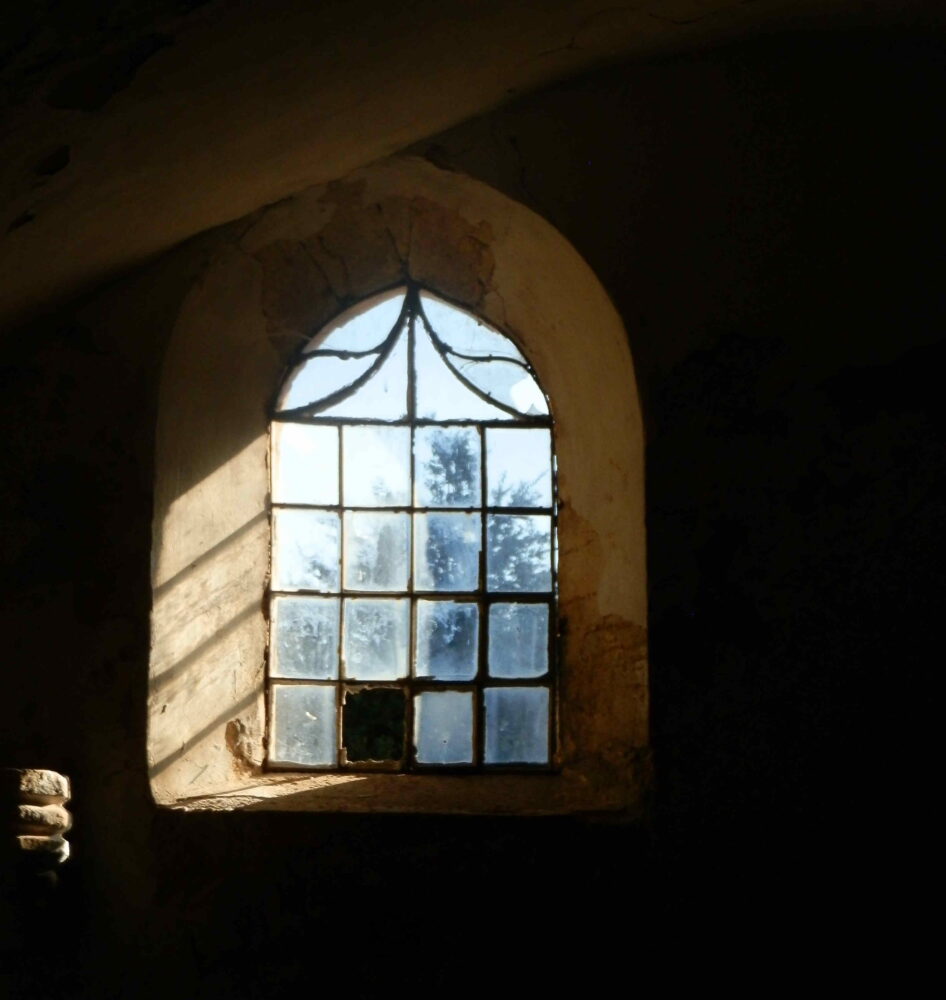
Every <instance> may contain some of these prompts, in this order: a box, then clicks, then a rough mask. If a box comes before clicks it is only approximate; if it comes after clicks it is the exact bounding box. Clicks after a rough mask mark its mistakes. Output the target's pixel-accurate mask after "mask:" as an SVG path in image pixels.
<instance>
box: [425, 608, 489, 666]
mask: <svg viewBox="0 0 946 1000" xmlns="http://www.w3.org/2000/svg"><path fill="white" fill-rule="evenodd" d="M478 632H479V608H478V607H477V606H476V605H475V604H456V603H454V602H453V601H418V602H417V639H416V643H417V649H416V653H415V657H414V662H415V667H414V671H415V673H416V675H417V676H418V677H433V678H435V679H436V680H438V681H459V680H472V679H473V678H474V677H475V676H476V651H477V638H478Z"/></svg>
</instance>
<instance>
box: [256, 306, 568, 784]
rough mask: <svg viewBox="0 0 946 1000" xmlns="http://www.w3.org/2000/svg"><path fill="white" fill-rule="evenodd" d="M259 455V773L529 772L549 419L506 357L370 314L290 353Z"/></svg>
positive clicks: (481, 344) (385, 310)
mask: <svg viewBox="0 0 946 1000" xmlns="http://www.w3.org/2000/svg"><path fill="white" fill-rule="evenodd" d="M271 452H272V453H271V464H272V531H273V543H272V584H271V596H270V602H271V604H270V647H269V677H270V684H269V710H270V725H269V761H270V763H271V764H272V765H273V766H276V767H286V768H295V769H299V768H323V769H346V770H396V771H444V770H465V771H473V770H481V769H489V770H493V769H510V768H512V769H520V770H521V769H526V770H528V769H543V768H548V767H549V766H550V765H551V763H552V759H553V739H552V736H553V733H554V729H555V727H554V706H555V698H554V683H555V663H554V655H553V653H554V649H555V643H554V637H555V632H556V614H555V610H556V608H555V600H556V577H555V569H556V554H555V541H556V539H555V533H556V521H555V513H556V511H555V471H554V470H555V462H554V453H553V446H552V419H551V416H550V414H549V407H548V402H547V400H546V398H545V396H544V395H543V393H542V390H541V389H540V388H539V384H538V381H537V380H536V376H535V373H534V372H533V370H532V368H531V366H530V365H529V363H528V361H527V360H526V359H525V358H524V357H523V355H522V354H521V353H520V352H519V350H518V349H517V348H516V346H515V345H514V344H513V343H512V341H510V340H509V339H508V337H506V336H505V335H504V334H501V333H499V332H498V331H497V330H494V329H493V328H491V327H489V326H486V325H485V324H484V323H483V322H481V321H480V320H478V319H476V318H475V317H474V316H472V315H471V314H469V313H467V312H464V311H463V310H461V309H459V308H457V307H455V306H453V305H450V304H448V303H447V302H444V301H443V300H441V299H439V298H437V297H436V296H434V295H433V294H431V293H430V292H427V291H424V290H421V289H419V288H416V287H414V286H410V287H407V288H404V287H402V288H399V289H396V290H393V291H390V292H386V293H384V294H382V295H379V296H376V297H375V298H373V299H370V300H368V301H367V302H365V303H362V304H361V305H360V306H359V307H356V308H355V309H352V310H350V311H349V312H347V313H345V314H343V315H342V316H340V317H339V318H338V319H337V320H336V321H335V322H334V323H332V324H330V325H329V326H328V327H327V328H326V329H325V330H323V331H322V332H321V333H319V334H318V335H316V336H315V337H314V338H313V339H312V340H311V341H310V342H309V343H308V344H307V345H306V346H305V348H304V350H303V352H302V354H301V356H300V357H299V359H298V361H297V363H296V365H295V367H294V368H293V369H292V371H291V372H290V373H289V375H288V377H287V379H286V381H285V383H284V384H283V387H282V389H281V392H280V394H279V397H278V400H277V404H276V410H275V413H274V416H273V421H272V439H271Z"/></svg>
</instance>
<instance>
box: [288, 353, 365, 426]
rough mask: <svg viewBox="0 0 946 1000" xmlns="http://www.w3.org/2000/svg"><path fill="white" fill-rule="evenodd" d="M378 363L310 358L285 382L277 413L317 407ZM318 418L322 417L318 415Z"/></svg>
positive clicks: (362, 360) (362, 359)
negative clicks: (313, 405) (314, 405)
mask: <svg viewBox="0 0 946 1000" xmlns="http://www.w3.org/2000/svg"><path fill="white" fill-rule="evenodd" d="M376 360H377V356H376V355H373V354H372V355H369V356H368V357H364V358H324V357H318V356H316V357H311V358H309V359H308V360H306V361H303V362H302V363H301V364H300V365H299V366H298V367H297V368H296V369H295V371H293V373H292V374H291V375H290V376H289V378H288V379H287V381H286V386H285V388H284V389H283V391H282V393H281V395H280V397H279V403H278V407H277V408H278V409H279V410H293V409H295V408H296V407H298V406H308V405H312V404H316V403H318V402H319V400H321V399H325V397H326V396H330V395H331V394H332V393H333V392H338V391H339V390H340V389H344V388H345V387H346V386H349V385H351V384H352V383H353V382H354V381H355V380H356V379H358V378H360V377H361V376H362V375H364V373H365V372H366V371H367V370H368V369H369V368H370V367H371V366H372V364H373V363H374V362H375V361H376ZM320 415H321V414H320Z"/></svg>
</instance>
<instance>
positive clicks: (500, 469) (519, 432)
mask: <svg viewBox="0 0 946 1000" xmlns="http://www.w3.org/2000/svg"><path fill="white" fill-rule="evenodd" d="M551 448H552V442H551V432H550V431H547V430H544V429H542V428H527V427H518V428H517V427H509V428H507V427H490V428H488V429H487V431H486V485H487V492H488V494H489V502H490V504H491V505H493V506H494V507H551V506H552V451H551Z"/></svg>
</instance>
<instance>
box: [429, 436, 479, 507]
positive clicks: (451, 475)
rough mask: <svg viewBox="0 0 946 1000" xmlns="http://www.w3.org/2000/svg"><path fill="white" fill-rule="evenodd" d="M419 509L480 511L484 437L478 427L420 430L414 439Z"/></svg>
mask: <svg viewBox="0 0 946 1000" xmlns="http://www.w3.org/2000/svg"><path fill="white" fill-rule="evenodd" d="M414 460H415V462H416V469H415V473H414V477H415V482H414V495H415V498H416V499H415V502H416V504H417V506H418V507H477V506H479V503H480V436H479V434H478V433H477V430H476V428H475V427H418V428H417V431H416V432H415V435H414Z"/></svg>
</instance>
